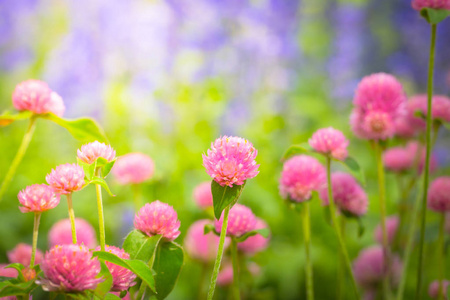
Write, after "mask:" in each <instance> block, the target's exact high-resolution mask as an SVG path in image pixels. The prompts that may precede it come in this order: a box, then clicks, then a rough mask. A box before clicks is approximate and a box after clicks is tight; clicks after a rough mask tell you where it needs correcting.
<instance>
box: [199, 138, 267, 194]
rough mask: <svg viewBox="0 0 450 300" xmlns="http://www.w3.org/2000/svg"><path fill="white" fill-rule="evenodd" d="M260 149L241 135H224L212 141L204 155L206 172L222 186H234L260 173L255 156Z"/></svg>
mask: <svg viewBox="0 0 450 300" xmlns="http://www.w3.org/2000/svg"><path fill="white" fill-rule="evenodd" d="M257 154H258V151H257V150H256V149H255V148H254V147H253V145H252V143H250V142H249V141H247V140H245V139H243V138H240V137H228V136H223V137H221V138H218V139H216V140H215V141H214V143H211V149H208V151H207V155H204V154H203V155H202V156H203V166H204V167H205V168H206V172H207V173H208V174H209V176H211V177H212V178H213V179H214V180H215V181H216V182H217V183H218V184H220V185H221V186H225V185H227V186H229V187H233V185H242V184H244V181H245V180H247V179H249V178H253V177H255V176H256V175H258V173H259V171H258V168H259V165H257V164H256V161H255V158H256V155H257Z"/></svg>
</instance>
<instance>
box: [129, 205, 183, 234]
mask: <svg viewBox="0 0 450 300" xmlns="http://www.w3.org/2000/svg"><path fill="white" fill-rule="evenodd" d="M134 227H136V229H138V230H140V231H142V232H143V233H144V234H146V235H148V236H154V235H158V234H161V235H162V236H163V238H164V239H165V240H167V241H173V240H174V239H176V238H177V237H178V236H179V235H180V231H179V230H178V229H179V228H180V221H179V220H178V216H177V212H176V211H175V210H174V209H173V207H172V206H170V205H169V204H167V203H163V202H160V201H159V200H156V201H154V202H152V203H147V204H145V205H144V206H143V207H142V208H141V209H140V210H139V212H138V213H137V214H136V215H135V217H134Z"/></svg>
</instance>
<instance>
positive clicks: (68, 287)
mask: <svg viewBox="0 0 450 300" xmlns="http://www.w3.org/2000/svg"><path fill="white" fill-rule="evenodd" d="M41 270H42V272H43V273H44V277H43V278H39V279H38V280H37V281H36V283H37V284H39V285H42V289H43V290H44V291H49V292H57V291H59V292H82V291H85V290H92V289H95V287H96V286H97V284H98V283H100V282H102V281H103V280H104V278H96V277H97V275H98V274H99V273H100V262H99V261H98V260H97V258H96V257H94V258H93V257H92V253H91V252H90V251H89V249H88V248H87V247H86V246H84V245H62V246H60V245H56V246H54V247H52V248H51V249H50V250H49V251H47V252H46V253H45V256H44V260H43V261H42V263H41Z"/></svg>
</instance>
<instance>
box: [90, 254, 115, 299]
mask: <svg viewBox="0 0 450 300" xmlns="http://www.w3.org/2000/svg"><path fill="white" fill-rule="evenodd" d="M100 265H101V270H100V273H99V274H98V276H97V278H99V277H103V278H105V280H104V281H103V282H101V283H99V284H98V285H97V287H96V288H95V290H94V293H95V295H97V296H99V297H100V298H102V299H103V298H104V297H105V295H106V294H107V293H108V292H109V291H110V290H111V288H112V286H113V277H112V275H111V272H109V269H108V267H107V266H106V264H105V262H104V261H102V260H100Z"/></svg>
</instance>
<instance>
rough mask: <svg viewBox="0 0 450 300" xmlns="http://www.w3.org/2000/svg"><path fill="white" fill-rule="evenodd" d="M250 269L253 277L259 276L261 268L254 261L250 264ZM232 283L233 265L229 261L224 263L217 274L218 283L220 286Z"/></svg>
mask: <svg viewBox="0 0 450 300" xmlns="http://www.w3.org/2000/svg"><path fill="white" fill-rule="evenodd" d="M248 270H249V271H250V273H251V275H252V276H253V277H256V276H258V275H259V273H260V272H261V268H260V267H259V266H258V265H257V264H256V263H254V262H251V263H249V264H248ZM241 272H242V270H241ZM231 283H233V265H232V264H231V263H229V262H228V263H225V264H223V267H222V269H221V270H220V272H219V275H218V276H217V284H218V285H220V286H227V285H230V284H231Z"/></svg>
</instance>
